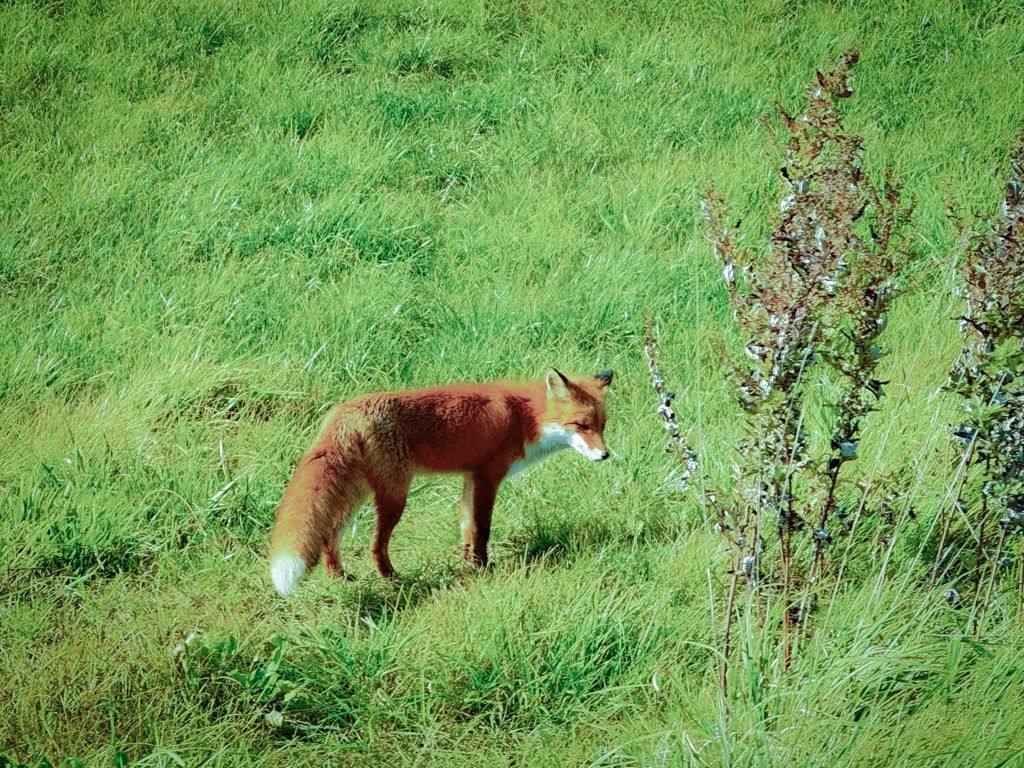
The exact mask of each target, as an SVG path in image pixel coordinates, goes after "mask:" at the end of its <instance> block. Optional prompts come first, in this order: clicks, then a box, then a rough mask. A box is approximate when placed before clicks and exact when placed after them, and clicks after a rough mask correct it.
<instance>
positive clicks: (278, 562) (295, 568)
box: [270, 553, 306, 597]
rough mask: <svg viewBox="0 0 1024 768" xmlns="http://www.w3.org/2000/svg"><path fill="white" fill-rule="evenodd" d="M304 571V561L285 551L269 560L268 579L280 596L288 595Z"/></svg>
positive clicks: (293, 589)
mask: <svg viewBox="0 0 1024 768" xmlns="http://www.w3.org/2000/svg"><path fill="white" fill-rule="evenodd" d="M305 573H306V561H305V560H303V559H302V558H301V557H299V556H298V555H293V554H291V553H286V554H283V555H277V557H275V558H274V559H273V560H271V561H270V580H271V581H272V582H274V589H276V590H277V593H278V594H279V595H281V597H288V595H290V594H291V593H292V592H294V591H295V587H296V585H297V584H298V583H299V579H301V578H302V576H303V574H305Z"/></svg>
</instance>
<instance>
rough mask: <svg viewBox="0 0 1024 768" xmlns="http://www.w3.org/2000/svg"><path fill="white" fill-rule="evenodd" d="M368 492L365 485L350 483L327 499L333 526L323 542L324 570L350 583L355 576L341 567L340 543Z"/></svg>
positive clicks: (321, 552) (321, 546)
mask: <svg viewBox="0 0 1024 768" xmlns="http://www.w3.org/2000/svg"><path fill="white" fill-rule="evenodd" d="M368 491H369V489H368V488H367V487H366V484H365V483H363V482H350V483H349V484H348V485H347V486H345V487H343V488H338V489H336V490H335V492H334V494H332V496H331V497H329V498H328V499H327V503H328V504H330V513H329V514H330V517H331V525H330V526H329V527H328V528H327V535H326V536H325V537H324V539H323V541H322V542H321V545H320V554H321V556H322V557H323V559H324V569H325V570H326V571H327V573H329V574H330V575H331V576H339V577H342V578H345V579H348V580H349V581H354V580H355V576H353V575H352V574H350V573H346V572H345V569H344V568H342V566H341V556H340V554H339V552H338V543H339V541H340V540H341V537H342V535H343V534H344V532H345V527H346V526H347V525H348V524H349V522H351V520H352V517H353V515H355V513H356V511H357V510H358V509H359V506H360V505H361V504H362V503H363V501H364V500H365V499H366V496H367V494H368Z"/></svg>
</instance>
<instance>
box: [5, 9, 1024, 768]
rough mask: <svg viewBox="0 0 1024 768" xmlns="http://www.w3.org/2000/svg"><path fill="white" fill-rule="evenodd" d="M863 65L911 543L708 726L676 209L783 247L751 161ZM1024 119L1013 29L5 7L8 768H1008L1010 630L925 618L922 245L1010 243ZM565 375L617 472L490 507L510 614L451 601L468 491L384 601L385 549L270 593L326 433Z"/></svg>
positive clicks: (705, 475)
mask: <svg viewBox="0 0 1024 768" xmlns="http://www.w3.org/2000/svg"><path fill="white" fill-rule="evenodd" d="M848 47H857V48H859V49H860V51H861V63H860V64H859V65H858V66H857V68H856V69H855V70H854V79H853V84H854V87H855V89H856V95H855V96H854V97H853V99H851V100H850V101H849V103H848V104H847V105H846V115H847V122H848V126H849V128H850V129H851V130H853V131H855V132H857V133H860V134H861V135H863V136H864V138H865V142H866V146H867V160H868V164H869V167H870V171H871V172H872V173H874V174H877V173H879V172H880V170H881V169H882V168H883V167H884V166H886V165H892V166H894V167H895V168H896V169H897V171H898V173H899V176H900V177H901V178H902V179H903V181H904V182H905V185H906V188H907V190H908V192H910V193H911V194H912V195H914V197H915V198H916V199H917V201H918V209H917V215H916V217H915V222H916V223H915V238H914V246H915V248H916V250H917V251H918V254H919V256H918V259H917V261H916V262H915V265H914V267H913V280H912V285H913V286H914V287H913V289H912V290H911V291H910V293H908V294H907V295H905V296H903V297H902V298H901V299H900V300H899V302H898V304H897V305H896V306H895V308H894V310H893V313H892V316H891V318H890V327H889V330H888V331H887V332H886V335H885V336H884V337H883V338H884V339H885V342H886V344H887V346H888V347H889V349H890V350H891V352H892V354H891V355H890V356H889V357H887V358H886V369H885V371H884V373H885V376H886V378H889V379H891V380H892V384H891V385H890V388H889V395H888V397H887V398H886V399H885V400H884V404H883V406H884V407H883V410H882V412H881V413H878V414H875V420H874V421H873V422H872V424H871V427H870V429H869V430H868V433H869V434H868V436H867V438H866V442H865V447H864V449H863V450H862V452H861V458H860V460H859V461H858V462H856V464H857V468H856V469H857V471H858V472H860V473H863V475H865V476H868V475H876V474H882V473H886V472H893V471H898V470H903V469H906V470H908V471H909V473H910V475H911V477H912V482H911V490H910V495H909V501H908V503H912V504H913V505H914V507H915V509H917V516H916V521H911V520H906V521H905V523H904V525H903V527H902V528H901V529H900V530H899V531H898V536H897V537H896V538H895V539H894V541H893V543H892V545H891V547H889V548H888V549H886V548H885V547H883V549H884V550H885V552H886V553H887V554H885V555H879V557H878V558H877V559H873V560H869V559H867V558H865V559H864V560H863V561H862V562H861V561H858V562H855V563H851V564H850V569H849V575H848V578H847V579H846V580H845V581H844V582H843V584H842V587H841V589H840V590H838V592H837V594H836V596H835V599H834V600H833V601H832V602H831V603H830V604H829V605H828V606H827V610H822V611H821V613H820V615H819V617H818V619H817V624H816V631H815V634H814V637H813V639H812V640H811V642H810V643H809V644H808V645H807V647H806V648H804V649H803V650H802V652H801V654H800V655H799V657H798V658H797V659H796V661H795V663H794V667H793V669H792V670H791V671H790V672H789V673H788V674H786V675H783V674H782V673H781V670H780V665H779V656H778V652H777V651H778V649H777V648H776V647H774V645H773V643H772V640H771V638H770V636H768V635H767V634H765V633H764V632H763V631H762V630H761V629H759V628H758V625H757V623H756V622H754V621H753V619H750V624H749V626H744V625H743V621H741V626H740V627H739V628H738V629H737V630H735V631H736V637H737V647H736V649H735V657H734V663H733V665H732V680H731V687H732V693H731V695H730V696H729V698H728V699H727V700H726V699H723V697H722V696H721V694H720V693H719V687H718V679H717V675H718V669H719V659H718V655H717V650H716V649H717V648H718V647H719V646H720V641H721V630H722V624H723V597H724V593H725V584H726V581H727V576H726V573H725V571H726V565H727V550H726V548H725V545H724V544H723V542H722V540H721V538H720V536H719V535H718V534H716V533H715V532H714V530H713V527H712V526H713V522H714V521H713V519H712V517H711V516H710V514H709V512H708V511H707V510H706V509H704V508H703V507H702V506H701V504H700V496H699V494H698V493H696V492H695V491H693V490H691V491H689V492H682V491H681V490H679V488H678V486H677V483H676V482H675V481H674V479H673V478H674V473H675V472H676V471H677V466H676V465H675V464H674V463H673V459H672V458H671V457H670V456H669V455H667V454H666V453H665V452H664V451H663V447H664V435H663V430H662V429H661V427H660V424H659V421H658V419H657V416H656V415H655V414H654V406H655V404H656V402H655V399H654V396H653V393H652V392H651V390H650V382H649V378H648V374H647V369H646V363H645V360H644V356H643V330H644V322H645V320H646V319H648V318H654V319H656V320H657V321H658V322H659V327H660V331H661V348H662V360H661V362H662V366H663V368H664V370H665V372H666V373H667V374H668V375H669V377H670V378H671V379H672V382H671V383H672V384H673V385H674V386H675V387H676V388H677V391H679V392H680V396H679V399H678V401H677V403H678V406H679V407H678V410H679V412H680V419H681V420H682V421H683V422H684V424H685V425H686V426H687V427H688V428H689V429H690V432H689V435H690V439H691V441H692V442H693V443H694V444H695V445H696V446H697V447H698V448H699V450H700V453H701V459H702V472H701V475H700V478H701V479H700V482H699V483H698V485H701V484H705V483H706V484H711V485H713V486H718V485H724V484H726V483H728V479H729V477H730V474H731V471H730V467H731V464H732V462H733V461H734V459H735V455H734V446H735V445H736V444H737V443H738V441H739V440H740V439H741V436H742V431H743V427H742V423H741V420H740V419H739V415H738V414H739V412H738V410H737V409H736V408H735V406H734V405H733V403H732V400H731V394H730V389H729V386H728V383H727V377H726V372H725V370H724V368H723V366H722V365H721V361H720V359H719V352H718V349H719V346H720V343H721V341H722V340H724V341H725V342H726V343H727V344H731V343H734V342H735V338H734V331H733V328H732V324H731V319H730V315H729V310H728V306H727V302H726V295H725V291H724V288H723V286H722V285H721V278H720V269H719V267H718V266H717V265H716V263H715V260H714V258H713V257H712V254H711V251H710V248H709V246H708V243H707V241H706V240H705V238H704V232H703V226H704V225H703V222H702V221H701V218H700V214H699V203H700V200H701V198H702V196H703V193H704V191H705V190H706V189H707V188H708V187H709V186H711V185H714V186H715V187H716V188H717V189H719V190H720V191H721V192H722V194H724V195H725V196H726V197H728V198H729V199H730V200H731V201H732V202H733V203H734V204H735V205H736V208H737V210H738V211H740V212H742V215H743V216H744V219H745V225H744V228H745V229H746V230H747V231H748V233H749V237H751V238H752V239H755V240H756V236H757V233H765V232H767V231H768V228H769V226H770V223H771V220H772V218H771V217H772V216H774V215H775V212H776V211H777V210H778V207H777V202H776V201H777V200H778V198H779V195H780V192H781V190H780V187H779V181H778V179H777V174H776V169H777V166H778V161H777V159H776V158H775V157H774V155H773V151H774V150H773V149H772V148H771V145H770V142H769V141H768V138H767V136H766V133H765V131H764V130H763V129H762V128H761V127H760V126H759V124H758V121H757V118H758V117H759V116H760V115H762V114H764V113H765V112H768V111H769V110H770V109H771V106H772V104H773V103H774V102H775V101H776V100H779V101H781V102H782V103H783V104H786V105H789V106H794V107H795V105H797V104H799V101H800V94H801V93H802V90H803V88H804V86H805V85H806V84H807V82H808V81H809V80H810V78H811V77H812V76H813V73H814V71H815V69H817V68H820V67H823V66H825V65H826V64H827V62H828V60H829V58H830V57H833V56H836V55H838V54H839V53H840V52H841V51H842V50H843V49H844V48H848ZM1022 114H1024V6H1022V5H1021V3H1020V2H1001V3H997V2H991V3H985V2H949V3H939V2H858V3H841V2H783V1H782V0H778V1H777V2H771V1H768V0H762V1H761V2H757V3H753V2H752V3H743V4H739V3H727V2H715V0H707V1H706V2H688V1H686V0H681V1H680V2H677V3H662V2H649V1H647V0H645V1H644V2H640V3H635V4H630V5H629V6H628V7H625V8H622V7H603V6H597V5H594V4H591V3H589V2H545V1H541V2H530V3H520V2H508V1H506V0H497V1H496V2H472V1H471V0H452V2H438V3H422V4H415V3H410V2H396V3H391V4H385V3H382V2H366V3H362V2H327V1H326V0H311V1H310V2H277V3H257V2H253V1H249V0H235V1H232V2H199V1H198V0H180V1H175V2H156V0H150V1H149V2H127V0H124V1H123V2H122V1H119V0H80V2H76V1H75V0H52V1H46V0H37V1H35V2H21V1H19V0H12V2H5V3H4V4H3V5H2V7H0V221H2V226H0V352H2V357H0V399H2V411H0V440H2V441H3V445H4V448H3V451H2V454H0V505H2V517H0V649H2V652H0V755H7V757H8V758H9V759H10V760H12V761H14V762H25V763H29V764H31V765H36V764H37V763H38V762H39V761H40V760H42V759H44V758H46V759H48V760H50V761H52V763H53V764H54V765H58V764H59V763H60V762H62V761H66V760H67V761H71V760H74V759H78V760H80V761H82V764H85V765H125V764H130V765H140V766H142V765H146V766H154V765H167V766H170V765H189V766H192V765H204V766H221V765H260V766H263V765H289V766H300V765H302V766H305V765H308V766H314V765H316V766H320V765H325V764H333V765H345V766H390V765H418V766H497V765H501V766H511V765H516V766H570V765H572V766H575V765H587V766H652V767H653V766H769V765H780V764H786V765H795V766H826V765H828V766H872V767H874V766H878V765H887V766H890V765H891V766H915V767H918V766H950V767H952V766H987V767H991V768H995V767H996V766H1013V765H1024V741H1022V736H1021V734H1024V707H1022V706H1021V694H1022V692H1024V641H1022V639H1021V624H1020V621H1021V616H1020V613H1019V609H1018V608H1016V607H1015V606H1014V605H1013V596H1012V595H1010V596H1008V597H1007V598H1006V601H1005V602H1004V604H1001V606H999V609H998V610H993V611H992V612H991V613H990V620H989V621H988V623H987V624H986V626H985V627H984V629H983V632H982V633H981V634H980V636H979V637H977V638H976V639H974V638H969V637H967V636H966V635H965V626H966V611H965V609H964V608H963V607H956V606H953V607H951V606H949V605H947V603H946V602H945V601H944V600H943V599H942V589H943V588H944V587H942V586H940V588H938V589H935V590H933V589H931V588H929V586H928V583H927V579H926V578H923V577H922V574H923V573H924V572H925V570H926V566H927V564H928V563H927V562H926V560H927V556H926V554H922V553H924V552H926V551H927V550H928V547H929V542H931V541H933V539H934V533H935V531H934V527H933V521H934V519H935V515H936V513H937V512H938V511H939V510H940V509H941V507H942V504H944V503H948V497H947V496H946V495H944V494H945V490H944V489H945V485H946V483H947V481H948V478H949V476H950V472H951V469H950V465H951V463H952V461H953V456H954V451H953V449H952V447H951V446H950V444H949V439H948V427H949V424H950V423H951V421H952V420H953V419H955V418H956V416H955V412H954V408H953V404H952V403H951V401H950V400H949V398H948V397H947V396H946V395H942V394H939V393H938V392H937V390H938V388H939V387H940V385H941V384H942V383H943V381H944V380H945V377H946V375H947V372H948V370H949V367H950V365H951V364H952V362H953V359H954V357H955V355H956V353H957V350H958V349H959V347H960V345H961V339H960V336H959V334H958V330H957V324H956V322H955V321H953V320H952V319H951V318H953V317H955V316H956V315H957V314H959V313H960V309H959V304H958V301H957V299H955V298H954V296H953V293H952V287H953V284H954V273H953V269H952V263H953V253H954V245H955V243H954V241H955V231H954V229H953V227H952V226H951V225H950V224H949V222H948V220H947V218H946V214H945V204H946V202H947V201H953V202H955V203H956V204H958V205H960V206H962V207H964V208H966V209H967V210H977V211H979V212H983V213H990V212H994V211H995V209H996V206H997V204H998V200H999V194H1000V186H1001V183H1002V179H1001V176H1000V170H999V168H1000V164H1001V163H1002V162H1003V160H1004V159H1005V157H1006V155H1007V154H1008V152H1009V149H1010V147H1011V144H1012V141H1013V139H1014V137H1015V135H1016V134H1017V133H1018V131H1019V130H1020V127H1021V115H1022ZM552 365H555V366H558V367H559V368H561V369H563V370H566V371H574V372H578V373H591V372H593V371H596V370H599V369H601V368H613V369H614V370H615V372H616V382H615V386H614V397H613V399H612V401H611V403H610V406H609V408H610V420H609V428H608V432H607V434H606V438H607V440H608V443H609V445H610V447H611V448H612V450H613V452H614V460H613V461H610V462H605V463H603V464H601V465H590V464H589V463H588V462H585V461H583V460H582V459H581V458H580V457H578V456H574V455H569V454H565V455H561V456H558V457H557V458H554V459H552V460H551V461H550V462H548V463H547V464H545V465H543V466H542V467H540V468H537V469H535V470H534V471H532V472H531V473H530V474H529V475H527V476H525V477H521V478H517V479H516V480H515V481H511V482H509V483H508V484H506V485H505V486H504V487H503V488H502V491H501V493H500V495H499V499H498V505H497V507H496V510H495V530H494V533H493V535H492V556H493V559H494V560H495V565H494V567H493V568H492V569H490V570H488V571H487V572H486V573H476V572H473V571H472V570H471V569H469V568H467V567H464V566H463V564H462V562H461V560H460V559H459V555H460V548H459V531H458V516H457V511H456V505H457V501H458V497H459V492H460V491H459V489H460V485H459V480H458V479H456V478H429V479H423V480H421V481H419V482H417V483H416V484H415V485H414V488H413V492H412V495H411V497H410V504H409V508H408V510H407V512H406V516H405V518H404V520H403V522H402V523H401V524H400V525H399V527H398V528H397V531H396V534H395V539H394V542H393V545H392V549H391V553H392V559H393V560H394V562H395V566H396V568H397V570H398V571H399V576H398V578H397V579H396V580H394V581H393V582H385V581H384V580H382V579H380V578H379V577H377V576H376V575H375V574H374V573H373V572H372V567H371V564H370V559H369V556H368V552H367V544H368V541H369V534H370V529H371V527H372V517H371V515H370V513H369V511H368V510H365V509H364V510H363V511H362V512H361V513H360V514H359V516H358V518H357V521H356V524H355V526H354V528H353V532H352V535H351V537H350V538H349V539H348V540H347V542H346V545H345V548H344V551H343V553H342V554H343V557H344V559H345V560H346V564H347V566H348V568H349V569H351V570H353V571H355V573H356V574H358V575H359V577H360V578H359V580H358V581H356V582H354V583H340V582H337V581H331V580H329V579H328V578H327V577H326V576H325V575H324V574H323V572H322V570H319V569H318V570H317V571H315V572H314V573H313V574H312V576H311V577H310V578H309V579H307V580H306V581H305V582H304V583H303V585H302V587H301V589H300V590H299V593H298V594H297V595H296V596H295V598H293V599H291V600H288V601H284V600H281V599H279V598H277V597H275V596H274V595H273V593H272V590H271V587H270V584H269V580H268V578H267V566H266V561H265V556H264V555H265V548H266V542H267V538H268V535H269V530H270V525H271V522H272V519H273V515H274V510H275V506H276V504H277V502H278V500H279V498H280V493H281V491H282V489H283V487H284V484H285V483H286V482H287V480H288V478H289V476H290V473H291V471H292V468H293V467H294V463H295V461H296V460H297V458H298V456H299V455H300V454H301V452H302V451H303V450H304V448H305V447H306V445H308V443H309V441H310V440H311V439H312V436H313V434H314V431H315V430H316V428H317V425H318V424H319V422H320V420H321V418H322V417H323V415H324V413H325V412H326V410H327V408H328V407H329V406H330V405H331V404H332V403H334V402H336V401H338V400H340V399H344V398H346V397H349V396H352V395H354V394H357V393H361V392H365V391H371V390H376V389H382V388H393V387H398V386H406V385H409V386H412V385H421V384H428V383H440V382H447V381H457V380H484V379H490V378H496V377H523V378H533V377H539V376H540V375H542V373H543V371H544V370H545V368H546V367H548V366H552ZM741 613H744V612H743V611H742V610H741ZM745 615H748V616H749V615H750V614H749V613H746V614H745ZM0 763H3V760H2V759H0ZM69 764H70V763H69Z"/></svg>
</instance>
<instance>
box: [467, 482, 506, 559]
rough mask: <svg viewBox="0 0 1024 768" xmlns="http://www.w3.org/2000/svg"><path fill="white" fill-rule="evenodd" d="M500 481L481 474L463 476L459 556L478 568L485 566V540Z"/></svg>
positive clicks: (487, 535) (488, 531) (487, 536)
mask: <svg viewBox="0 0 1024 768" xmlns="http://www.w3.org/2000/svg"><path fill="white" fill-rule="evenodd" d="M499 482H500V481H494V480H491V479H490V478H488V477H485V476H483V475H466V482H465V485H464V486H463V488H462V557H463V559H465V560H468V561H470V562H472V563H473V564H474V565H478V566H480V567H481V568H482V567H484V566H486V565H487V540H488V538H490V535H491V513H492V512H493V511H494V498H495V496H497V494H498V483H499Z"/></svg>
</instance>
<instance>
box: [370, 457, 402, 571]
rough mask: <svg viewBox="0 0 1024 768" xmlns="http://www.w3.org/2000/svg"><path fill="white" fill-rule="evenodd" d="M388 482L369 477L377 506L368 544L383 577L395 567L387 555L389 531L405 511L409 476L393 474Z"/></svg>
mask: <svg viewBox="0 0 1024 768" xmlns="http://www.w3.org/2000/svg"><path fill="white" fill-rule="evenodd" d="M388 479H389V481H390V482H388V483H387V484H385V483H383V482H380V481H378V482H374V480H373V479H372V478H371V480H370V487H371V488H372V489H373V500H374V503H375V504H376V507H377V527H376V528H375V529H374V532H373V542H372V544H371V545H370V549H371V552H372V554H373V562H374V565H376V566H377V572H378V573H380V575H381V576H383V577H384V578H385V579H390V578H391V577H392V576H394V575H395V569H394V567H393V566H392V565H391V558H389V557H388V543H389V542H390V541H391V533H392V531H394V530H395V526H396V525H398V521H399V520H400V519H401V518H402V512H404V511H405V502H406V499H407V498H408V496H409V483H410V481H411V479H412V478H411V477H408V476H404V477H403V476H397V477H395V476H393V477H390V478H388Z"/></svg>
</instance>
